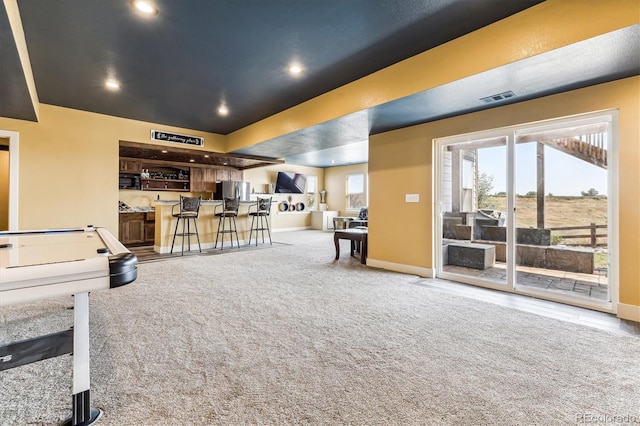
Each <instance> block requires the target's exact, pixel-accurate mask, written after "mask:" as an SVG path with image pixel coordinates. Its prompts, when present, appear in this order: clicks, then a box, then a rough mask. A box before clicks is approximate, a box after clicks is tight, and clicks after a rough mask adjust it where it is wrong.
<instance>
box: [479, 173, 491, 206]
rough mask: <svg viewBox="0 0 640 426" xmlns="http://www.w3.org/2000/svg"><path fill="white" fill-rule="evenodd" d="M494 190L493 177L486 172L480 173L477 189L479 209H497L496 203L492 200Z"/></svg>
mask: <svg viewBox="0 0 640 426" xmlns="http://www.w3.org/2000/svg"><path fill="white" fill-rule="evenodd" d="M492 190H493V176H491V175H488V174H487V173H486V172H482V173H480V175H478V187H477V188H476V191H477V195H478V208H479V209H492V208H494V207H495V202H493V200H491V198H490V194H491V191H492Z"/></svg>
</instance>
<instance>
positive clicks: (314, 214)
mask: <svg viewBox="0 0 640 426" xmlns="http://www.w3.org/2000/svg"><path fill="white" fill-rule="evenodd" d="M336 216H338V212H337V211H333V210H324V211H320V210H313V211H311V228H312V229H321V230H323V231H333V218H334V217H336Z"/></svg>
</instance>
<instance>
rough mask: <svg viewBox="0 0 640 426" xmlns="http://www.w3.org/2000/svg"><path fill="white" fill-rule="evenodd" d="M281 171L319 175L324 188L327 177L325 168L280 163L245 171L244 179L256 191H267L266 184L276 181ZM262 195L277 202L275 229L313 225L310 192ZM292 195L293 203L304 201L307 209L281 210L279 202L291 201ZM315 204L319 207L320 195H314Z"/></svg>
mask: <svg viewBox="0 0 640 426" xmlns="http://www.w3.org/2000/svg"><path fill="white" fill-rule="evenodd" d="M279 171H283V172H294V173H302V174H306V175H308V176H317V178H318V186H319V188H322V185H323V182H324V179H325V169H320V168H316V167H304V166H295V165H291V164H279V165H274V166H267V167H259V168H255V169H248V170H245V171H244V180H245V181H247V182H251V188H252V189H253V190H254V191H255V192H256V193H261V192H264V191H265V185H267V184H269V183H271V184H274V185H275V183H276V177H277V174H278V172H279ZM261 196H271V197H273V199H272V202H273V203H275V206H273V209H272V214H271V227H272V229H273V230H274V231H278V230H287V229H299V228H308V227H310V226H311V214H310V213H309V209H308V204H309V196H310V195H309V194H269V195H261ZM289 197H291V202H292V203H296V204H297V203H304V205H305V210H303V211H301V212H292V213H289V212H281V211H280V210H279V208H278V207H279V204H280V203H282V202H283V201H286V202H289ZM314 199H315V206H314V207H313V208H317V207H318V204H317V203H318V196H317V194H315V195H314Z"/></svg>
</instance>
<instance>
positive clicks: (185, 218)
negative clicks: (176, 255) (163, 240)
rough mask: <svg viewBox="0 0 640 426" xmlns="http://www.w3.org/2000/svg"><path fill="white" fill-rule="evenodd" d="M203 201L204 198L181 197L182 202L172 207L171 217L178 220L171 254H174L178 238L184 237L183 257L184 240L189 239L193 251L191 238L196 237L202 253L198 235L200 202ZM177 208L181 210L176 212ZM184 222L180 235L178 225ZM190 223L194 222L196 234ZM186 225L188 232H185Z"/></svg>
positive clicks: (189, 245)
mask: <svg viewBox="0 0 640 426" xmlns="http://www.w3.org/2000/svg"><path fill="white" fill-rule="evenodd" d="M201 201H202V196H200V197H184V196H182V195H181V196H180V202H179V203H178V204H176V205H174V206H173V207H171V216H173V217H175V218H176V219H177V220H176V229H175V230H174V231H173V240H172V241H171V253H173V245H174V243H175V242H176V237H177V236H180V237H182V256H184V238H185V237H187V242H188V249H189V251H191V236H192V235H195V236H196V239H197V240H198V250H200V253H202V247H201V246H200V236H199V235H198V222H197V219H198V214H199V213H200V202H201ZM176 207H178V208H179V210H178V211H177V212H176V211H175V209H176ZM181 220H182V232H181V233H178V225H179V224H180V221H181ZM190 221H193V226H194V227H195V232H191V226H190V224H189V222H190ZM185 224H186V226H187V231H186V232H185V229H184V228H185Z"/></svg>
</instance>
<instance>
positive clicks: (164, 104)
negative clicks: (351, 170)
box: [0, 0, 640, 167]
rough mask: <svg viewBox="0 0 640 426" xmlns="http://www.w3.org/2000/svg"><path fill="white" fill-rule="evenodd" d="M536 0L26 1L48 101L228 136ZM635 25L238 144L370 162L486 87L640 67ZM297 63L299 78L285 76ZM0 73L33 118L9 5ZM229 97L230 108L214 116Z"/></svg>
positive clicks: (291, 157) (558, 82)
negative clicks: (396, 135)
mask: <svg viewBox="0 0 640 426" xmlns="http://www.w3.org/2000/svg"><path fill="white" fill-rule="evenodd" d="M539 2H540V0H475V1H468V0H431V1H424V0H308V1H301V0H268V1H265V0H216V1H211V0H180V1H175V0H155V3H156V5H157V6H158V9H159V13H158V15H157V16H155V17H142V16H140V15H139V14H137V13H135V12H134V11H133V9H132V7H131V4H130V1H129V0H109V1H105V0H83V1H80V0H56V1H42V0H18V1H17V4H18V7H19V10H20V15H21V19H22V26H23V29H24V33H25V39H26V43H27V47H28V50H29V56H30V60H31V66H32V71H33V75H34V79H35V85H36V89H37V94H38V97H39V100H40V102H42V103H45V104H51V105H59V106H63V107H68V108H74V109H79V110H86V111H92V112H97V113H101V114H108V115H113V116H118V117H125V118H131V119H136V120H143V121H148V122H154V123H161V124H166V125H172V126H178V127H185V128H190V129H197V130H203V131H208V132H214V133H220V134H229V133H231V132H233V131H235V130H238V129H241V128H243V127H245V126H247V125H249V124H252V123H255V122H257V121H259V120H261V119H263V118H266V117H269V116H271V115H273V114H276V113H278V112H280V111H283V110H285V109H287V108H290V107H292V106H295V105H297V104H299V103H301V102H304V101H306V100H309V99H311V98H314V97H316V96H318V95H320V94H323V93H326V92H328V91H331V90H333V89H335V88H337V87H340V86H342V85H344V84H347V83H349V82H352V81H354V80H357V79H359V78H361V77H364V76H366V75H368V74H371V73H373V72H375V71H378V70H380V69H382V68H384V67H386V66H389V65H392V64H394V63H396V62H398V61H401V60H403V59H406V58H408V57H411V56H413V55H415V54H418V53H420V52H423V51H425V50H428V49H431V48H433V47H435V46H438V45H440V44H442V43H445V42H447V41H450V40H452V39H454V38H457V37H460V36H462V35H464V34H467V33H469V32H472V31H474V30H476V29H478V28H481V27H483V26H486V25H489V24H491V23H493V22H496V21H498V20H500V19H503V18H505V17H507V16H510V15H512V14H514V13H517V12H519V11H522V10H524V9H526V8H528V7H531V6H533V5H535V4H537V3H539ZM638 33H639V30H638V26H634V27H630V28H629V29H626V30H621V31H618V32H616V33H612V34H609V35H605V36H602V37H599V38H597V39H594V40H593V42H592V43H593V44H592V43H591V42H583V44H580V43H578V44H577V45H573V46H568V47H567V48H564V49H560V50H559V51H557V52H549V53H548V54H545V55H541V56H540V57H537V58H535V57H534V58H530V59H527V60H525V61H521V63H514V64H510V65H509V66H506V67H503V68H500V69H496V70H491V71H488V72H486V73H482V74H479V75H477V76H473V77H469V78H467V79H464V80H462V81H459V82H454V83H451V84H449V85H446V86H443V87H439V88H435V89H433V90H431V91H428V92H425V93H419V94H416V95H414V96H411V97H409V98H405V99H402V100H398V101H395V102H391V103H389V104H385V105H381V106H378V107H376V108H372V109H370V110H367V111H362V112H359V113H356V114H353V115H350V116H347V117H344V118H341V119H337V120H333V121H331V122H329V123H324V124H322V125H319V126H314V127H312V128H309V129H304V130H301V131H299V132H296V133H293V134H291V135H284V136H282V137H279V138H276V139H273V140H269V141H263V142H261V143H258V144H256V145H255V146H253V147H249V148H245V149H242V150H238V151H237V152H236V153H238V154H244V155H257V156H264V157H272V158H286V161H287V162H288V163H295V164H305V165H312V166H318V167H329V166H333V165H341V164H350V163H357V162H363V161H366V140H367V136H368V135H369V134H372V133H378V132H382V131H385V130H389V129H394V128H399V127H403V126H406V125H409V124H416V123H421V122H426V121H430V120H434V119H438V118H442V117H447V116H452V115H456V114H460V113H464V112H469V111H474V110H479V109H483V108H490V107H493V106H495V105H489V104H481V103H479V101H478V100H479V98H480V97H483V96H488V95H492V94H494V93H500V92H502V91H506V90H512V91H514V92H515V93H516V95H518V96H517V97H516V98H514V99H511V100H508V101H507V102H518V101H522V100H525V99H530V98H534V97H538V96H544V95H548V94H551V93H557V92H561V91H565V90H570V89H572V88H577V87H584V86H586V85H590V84H596V83H598V82H603V81H610V80H613V79H617V78H622V77H626V76H629V75H637V74H638V73H639V68H640V65H639V63H640V61H639V60H638V49H637V47H638V45H639V44H638ZM594 46H595V47H594ZM634 51H635V52H634ZM611 52H613V53H611ZM292 61H299V62H300V63H301V64H302V65H303V67H304V72H303V73H302V75H301V76H298V77H292V76H290V75H289V74H288V73H287V72H286V68H287V66H288V65H289V64H290V63H291V62H292ZM558 64H564V65H566V66H563V67H558ZM0 71H1V72H0V116H4V117H10V118H18V119H24V120H32V121H33V120H35V119H36V118H35V112H34V111H33V107H32V105H31V102H30V100H29V94H28V90H27V87H26V80H25V78H24V74H23V73H22V67H21V65H20V61H19V57H18V54H17V50H16V45H15V41H14V40H13V35H12V31H11V29H10V28H9V24H8V19H7V13H6V10H5V6H4V3H0ZM108 76H113V77H116V78H117V79H118V80H119V81H120V83H121V89H120V90H119V91H118V92H117V93H111V92H107V91H105V89H104V86H103V83H104V80H105V78H106V77H108ZM516 76H517V77H516ZM221 103H224V104H226V105H227V106H228V108H229V111H230V113H229V115H228V116H226V117H221V116H219V115H217V114H216V109H217V108H218V106H219V105H220V104H221ZM293 139H295V141H296V144H294V145H292V144H291V143H290V142H291V140H293Z"/></svg>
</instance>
